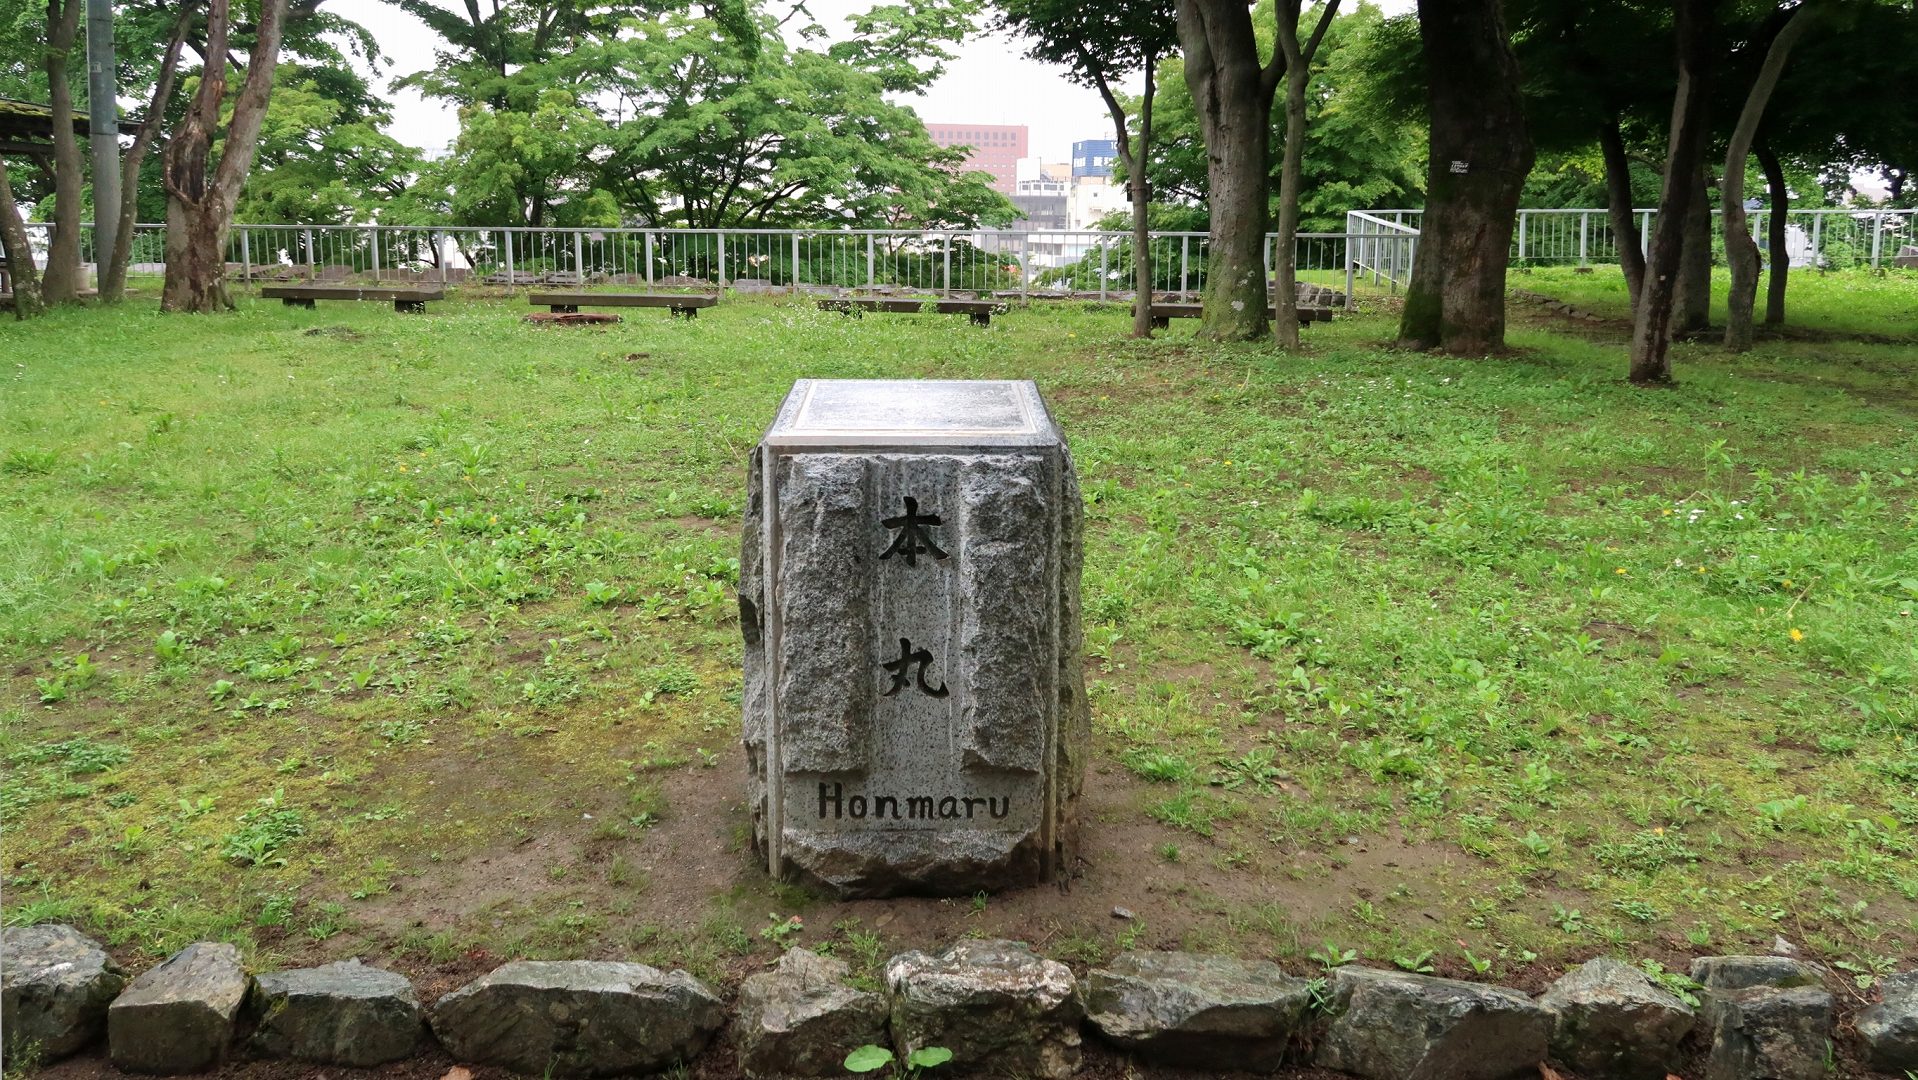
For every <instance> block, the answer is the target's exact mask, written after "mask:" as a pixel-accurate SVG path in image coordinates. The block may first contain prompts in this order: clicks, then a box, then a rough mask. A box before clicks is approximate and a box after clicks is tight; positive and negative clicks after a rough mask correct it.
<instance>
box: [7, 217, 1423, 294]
mask: <svg viewBox="0 0 1918 1080" xmlns="http://www.w3.org/2000/svg"><path fill="white" fill-rule="evenodd" d="M30 228H31V229H33V231H34V239H35V240H36V241H37V243H38V244H39V245H40V246H41V247H42V248H43V249H44V244H45V241H46V238H47V236H46V234H47V230H48V229H49V228H50V227H49V226H46V225H44V224H39V225H35V226H31V227H30ZM1416 238H1417V234H1416V232H1415V231H1414V230H1411V229H1404V228H1402V229H1398V230H1396V232H1392V233H1389V234H1388V233H1376V234H1375V233H1370V232H1368V233H1365V234H1363V235H1361V236H1358V237H1353V236H1349V235H1348V234H1346V233H1302V234H1300V235H1299V236H1298V238H1297V244H1298V246H1297V248H1296V250H1297V253H1298V268H1299V277H1300V280H1303V281H1308V282H1312V283H1316V284H1322V285H1327V286H1332V287H1342V288H1343V290H1344V292H1345V294H1346V297H1347V301H1346V302H1347V304H1348V306H1349V305H1350V304H1351V303H1352V294H1353V290H1354V287H1355V285H1359V286H1363V285H1367V284H1368V283H1367V282H1365V281H1363V280H1362V274H1361V271H1360V268H1359V266H1358V265H1357V264H1356V263H1355V262H1354V257H1355V255H1357V254H1359V253H1360V248H1359V247H1358V246H1357V245H1360V244H1362V245H1363V254H1364V257H1365V258H1366V259H1367V260H1368V265H1384V266H1399V267H1409V266H1410V265H1411V246H1412V244H1413V243H1414V242H1415V241H1416ZM92 239H93V238H92V230H91V228H90V227H88V226H83V227H82V237H81V246H82V250H83V254H82V258H83V261H86V262H89V263H91V262H92V261H93V245H92ZM164 240H165V227H164V226H162V225H138V226H136V227H135V231H134V246H133V255H132V259H131V264H132V265H131V267H130V273H131V274H135V275H138V274H157V273H160V272H162V271H163V270H164V265H165V264H164V254H163V252H164ZM1273 242H1274V238H1273V237H1272V236H1271V235H1270V234H1268V235H1267V242H1266V262H1267V266H1268V268H1269V267H1270V265H1271V262H1272V258H1273V253H1274V251H1275V248H1274V244H1273ZM1149 243H1150V245H1151V252H1152V258H1153V291H1154V292H1155V294H1162V295H1176V296H1181V297H1196V296H1197V294H1198V293H1199V292H1200V291H1201V290H1202V289H1203V288H1204V285H1205V267H1206V258H1207V245H1206V234H1204V233H1202V232H1172V231H1166V232H1154V233H1152V234H1151V236H1150V240H1149ZM227 262H228V273H229V275H230V277H231V278H232V279H234V280H237V281H241V282H246V283H253V282H261V281H288V280H301V281H321V282H325V281H369V280H370V281H427V282H435V283H443V284H446V285H460V284H468V283H475V284H487V285H498V286H505V287H508V288H516V287H521V286H532V285H541V284H555V283H566V284H608V285H616V284H617V285H644V286H647V287H655V288H672V287H696V286H704V287H708V288H710V287H713V286H715V285H718V286H721V287H727V288H732V289H735V290H740V291H753V290H789V291H794V292H800V291H833V292H839V291H845V290H874V291H882V292H883V291H899V292H917V293H940V294H952V293H962V292H963V293H977V294H991V295H1002V296H1019V297H1023V298H1046V297H1075V298H1080V299H1112V298H1118V297H1126V296H1130V295H1131V293H1132V289H1133V273H1134V271H1133V259H1132V234H1131V233H1129V232H1123V233H1122V232H1099V231H1088V230H1043V229H1038V230H1030V231H1021V230H971V231H950V232H945V231H938V232H925V231H916V230H887V229H838V230H798V229H612V228H607V229H584V228H582V229H540V228H461V227H446V228H441V227H437V226H399V225H235V226H234V227H233V229H232V230H231V233H230V235H229V238H228V242H227ZM1399 277H1402V275H1399ZM1381 283H1383V284H1384V285H1386V286H1387V287H1396V286H1397V285H1398V284H1401V283H1402V282H1401V281H1399V279H1398V277H1390V276H1388V277H1381V276H1379V275H1377V274H1373V275H1372V279H1371V282H1370V283H1369V284H1370V285H1379V284H1381Z"/></svg>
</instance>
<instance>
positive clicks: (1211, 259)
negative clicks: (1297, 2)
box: [1178, 0, 1277, 341]
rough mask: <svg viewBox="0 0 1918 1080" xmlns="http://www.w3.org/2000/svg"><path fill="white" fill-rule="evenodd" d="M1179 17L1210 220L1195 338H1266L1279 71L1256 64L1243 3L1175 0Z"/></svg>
mask: <svg viewBox="0 0 1918 1080" xmlns="http://www.w3.org/2000/svg"><path fill="white" fill-rule="evenodd" d="M1178 14H1179V43H1180V45H1181V46H1183V48H1184V50H1185V81H1186V87H1187V88H1188V89H1189V90H1191V92H1192V102H1193V107H1194V109H1195V110H1196V111H1197V112H1198V114H1199V130H1200V133H1201V134H1202V135H1203V136H1204V139H1205V149H1206V203H1207V209H1208V210H1209V211H1210V214H1211V225H1210V228H1209V231H1208V236H1207V255H1206V271H1205V291H1204V296H1203V303H1204V305H1205V321H1204V327H1203V330H1202V333H1204V334H1205V335H1206V336H1208V337H1212V338H1216V339H1218V340H1221V341H1252V340H1256V339H1258V338H1262V337H1264V336H1265V332H1266V306H1265V297H1266V290H1265V226H1266V193H1267V188H1266V163H1267V157H1266V149H1267V146H1268V145H1269V143H1270V141H1271V129H1272V91H1273V90H1274V89H1276V87H1277V72H1276V69H1267V68H1264V67H1262V66H1261V65H1260V64H1259V51H1258V42H1257V40H1256V39H1255V38H1254V37H1253V35H1252V18H1251V16H1250V14H1248V12H1247V9H1246V5H1245V4H1244V3H1243V2H1242V0H1178Z"/></svg>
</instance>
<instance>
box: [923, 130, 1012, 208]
mask: <svg viewBox="0 0 1918 1080" xmlns="http://www.w3.org/2000/svg"><path fill="white" fill-rule="evenodd" d="M926 134H927V135H928V136H930V137H931V138H932V141H933V144H934V145H937V146H966V147H971V148H972V153H971V154H970V155H968V156H967V157H966V163H965V165H964V168H966V169H977V170H978V171H980V172H985V173H991V174H992V190H994V191H997V192H998V193H999V194H1001V195H1012V194H1015V193H1017V191H1018V184H1019V179H1018V166H1019V159H1020V158H1022V157H1025V156H1026V153H1027V144H1028V142H1029V136H1028V135H1027V132H1026V126H1025V125H1024V124H927V125H926Z"/></svg>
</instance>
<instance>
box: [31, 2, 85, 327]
mask: <svg viewBox="0 0 1918 1080" xmlns="http://www.w3.org/2000/svg"><path fill="white" fill-rule="evenodd" d="M84 2H85V0H47V52H46V69H47V86H48V89H49V91H50V92H49V93H48V95H47V102H48V105H49V107H50V109H51V111H52V113H53V239H52V241H51V242H50V243H49V244H48V246H47V271H46V274H45V276H44V277H43V278H42V279H41V282H42V284H41V295H42V297H43V299H44V300H45V301H46V303H48V304H49V305H51V304H66V303H72V302H73V301H75V300H78V299H79V298H80V292H81V290H83V289H85V288H86V271H85V269H84V268H83V264H82V263H81V261H80V190H81V188H82V187H83V186H85V183H86V180H85V177H86V169H85V165H84V162H83V159H82V158H81V156H80V140H79V139H78V138H77V137H76V136H75V135H74V133H73V87H72V84H70V83H69V82H68V81H67V58H68V57H69V56H71V55H72V53H73V40H74V38H75V36H77V35H78V33H79V30H80V7H81V5H82V4H83V3H84Z"/></svg>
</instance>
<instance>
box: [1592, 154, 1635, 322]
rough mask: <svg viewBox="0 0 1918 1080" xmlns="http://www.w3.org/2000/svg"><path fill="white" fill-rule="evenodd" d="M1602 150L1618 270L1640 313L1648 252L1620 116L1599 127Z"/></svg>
mask: <svg viewBox="0 0 1918 1080" xmlns="http://www.w3.org/2000/svg"><path fill="white" fill-rule="evenodd" d="M1598 148H1599V151H1600V153H1601V154H1602V155H1603V156H1604V158H1605V204H1606V210H1607V212H1608V215H1609V216H1610V218H1611V220H1612V240H1613V242H1614V243H1616V244H1617V245H1618V267H1619V269H1620V270H1623V271H1624V272H1625V295H1627V296H1629V297H1631V298H1632V308H1633V310H1634V311H1635V310H1637V307H1638V291H1639V290H1640V289H1642V288H1644V286H1645V249H1644V247H1643V246H1642V241H1641V240H1640V239H1639V235H1638V215H1637V214H1635V213H1633V212H1632V211H1633V209H1634V207H1633V206H1632V166H1631V159H1630V158H1628V157H1626V156H1625V136H1624V135H1623V133H1621V132H1620V131H1619V127H1618V118H1617V117H1616V116H1614V117H1612V118H1611V119H1609V120H1607V121H1606V122H1605V123H1602V124H1600V125H1599V126H1598Z"/></svg>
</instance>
